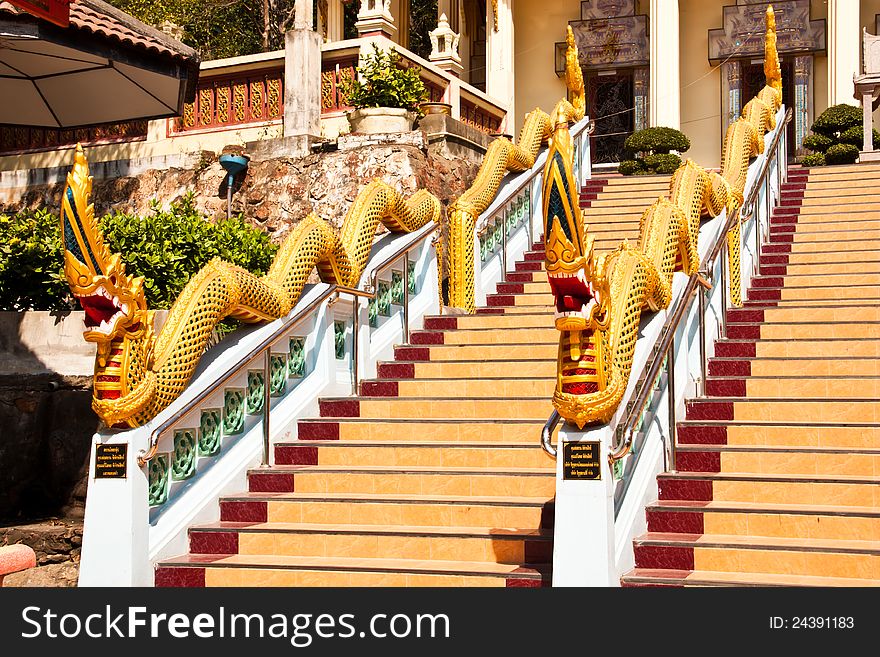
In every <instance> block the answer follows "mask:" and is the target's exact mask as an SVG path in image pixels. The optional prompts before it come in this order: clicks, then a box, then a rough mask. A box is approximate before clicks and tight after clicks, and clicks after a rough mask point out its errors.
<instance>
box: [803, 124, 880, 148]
mask: <svg viewBox="0 0 880 657" xmlns="http://www.w3.org/2000/svg"><path fill="white" fill-rule="evenodd" d="M871 134H872V136H873V142H874V148H875V149H877V148H880V132H877V130H872V131H871ZM811 136H812V135H811ZM804 141H805V142H806V140H804ZM840 143H842V144H852V145H853V146H856V147H857V148H859V149H861V148H862V144H863V143H864V129H863V128H862V126H860V125H854V126H853V127H851V128H847V129H846V130H844V131H843V132H841V133H840Z"/></svg>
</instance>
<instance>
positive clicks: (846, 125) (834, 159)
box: [801, 104, 880, 167]
mask: <svg viewBox="0 0 880 657" xmlns="http://www.w3.org/2000/svg"><path fill="white" fill-rule="evenodd" d="M810 129H811V130H812V131H813V134H811V135H808V136H807V137H805V138H804V147H805V148H806V149H808V150H810V151H812V153H811V154H810V155H807V156H806V157H804V158H803V159H802V160H801V164H804V165H805V166H813V167H815V166H822V165H824V164H853V163H854V162H855V161H856V160H857V159H858V157H859V148H860V147H861V145H862V108H860V107H856V106H855V105H846V104H840V105H832V106H831V107H829V108H828V109H827V110H825V111H824V112H822V114H820V115H819V118H817V119H816V120H815V121H813V125H812V126H810ZM877 147H880V134H878V132H877V131H876V130H874V148H877ZM817 156H822V157H817Z"/></svg>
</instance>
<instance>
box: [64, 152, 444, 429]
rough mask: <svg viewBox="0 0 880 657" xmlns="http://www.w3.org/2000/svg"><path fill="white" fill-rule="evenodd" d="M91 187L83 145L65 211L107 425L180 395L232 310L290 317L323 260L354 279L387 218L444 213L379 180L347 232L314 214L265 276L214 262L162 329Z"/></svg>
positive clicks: (402, 224)
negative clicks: (105, 227)
mask: <svg viewBox="0 0 880 657" xmlns="http://www.w3.org/2000/svg"><path fill="white" fill-rule="evenodd" d="M90 194H91V178H90V176H89V174H88V164H87V163H86V159H85V156H84V155H83V152H82V149H77V154H76V161H75V164H74V167H73V170H72V171H71V173H70V174H69V175H68V181H67V189H66V190H65V199H64V205H63V209H62V219H61V221H62V229H63V234H64V240H65V274H66V276H67V279H68V283H69V284H70V287H71V290H72V291H73V293H74V295H76V296H77V298H78V299H79V300H80V303H81V305H82V306H83V308H84V309H85V310H86V317H87V330H86V332H85V334H84V335H85V338H86V339H87V340H90V341H93V342H96V343H97V344H98V356H97V363H96V366H95V392H94V397H93V401H92V406H93V408H94V410H95V412H96V413H97V414H98V415H99V416H100V417H101V419H102V420H104V422H105V423H106V424H107V425H108V426H129V427H136V426H140V425H142V424H144V423H145V422H147V421H149V420H150V419H152V418H153V417H155V416H156V414H157V413H159V412H160V411H161V410H162V409H164V408H166V407H167V406H168V405H169V404H170V403H171V402H173V401H174V400H175V399H176V398H177V397H178V396H179V395H180V393H181V392H183V390H184V388H185V387H186V386H187V384H188V383H189V380H190V378H191V377H192V374H193V372H194V371H195V368H196V365H197V364H198V361H199V359H200V358H201V357H202V354H203V353H204V351H205V348H206V347H207V344H208V340H209V338H210V336H211V332H212V331H213V329H214V327H215V326H216V325H217V324H218V323H219V322H220V321H221V320H223V319H224V318H226V317H234V318H237V319H241V320H243V321H245V322H260V321H267V320H272V319H277V318H279V317H283V316H284V315H286V314H287V313H289V312H290V310H291V308H293V306H294V305H295V304H296V302H297V301H298V300H299V297H300V294H301V293H302V289H303V286H304V285H305V283H306V280H307V279H308V277H309V275H310V273H311V272H312V270H313V269H314V268H315V267H317V268H318V273H319V275H320V276H321V279H322V280H324V281H325V282H328V283H338V284H339V285H342V286H347V287H355V286H357V284H358V282H359V280H360V277H361V274H362V273H363V270H364V267H365V266H366V264H367V260H368V258H369V254H370V247H371V246H372V243H373V237H374V235H375V233H376V228H377V227H378V225H379V223H380V222H381V223H383V224H384V225H385V226H387V227H388V229H389V230H390V231H392V232H409V231H413V230H417V229H418V228H420V227H422V226H424V225H425V224H427V223H429V222H431V221H438V220H439V217H440V202H439V201H438V200H437V199H436V198H435V197H434V196H433V195H431V194H430V193H429V192H427V191H425V190H419V191H418V192H416V193H415V194H413V195H412V196H411V197H410V198H409V199H404V198H403V197H402V196H401V195H400V194H398V193H397V192H396V191H395V190H394V189H393V188H391V187H389V186H388V185H386V184H385V183H382V182H380V181H373V182H371V183H370V184H368V185H367V186H366V187H365V188H364V189H363V190H361V192H360V194H359V195H358V197H357V199H355V202H354V203H353V204H352V206H351V208H350V209H349V211H348V213H347V214H346V217H345V221H344V223H343V226H342V229H341V231H340V232H339V233H337V232H336V230H334V229H333V227H332V226H330V225H329V224H328V223H326V222H325V221H323V220H322V219H319V218H318V217H317V216H315V215H314V214H311V215H309V216H308V217H306V218H305V219H304V220H303V221H301V222H300V223H299V224H297V225H296V227H295V228H294V229H293V231H291V234H290V236H289V237H288V238H287V239H286V240H285V241H284V243H283V244H282V245H281V247H280V249H279V250H278V253H277V255H276V256H275V259H274V260H273V262H272V265H271V267H270V268H269V272H268V273H267V274H266V275H265V276H262V277H257V276H255V275H253V274H251V273H250V272H248V271H246V270H244V269H242V268H241V267H237V266H235V265H231V264H229V263H227V262H224V261H222V260H220V259H214V260H212V261H211V262H210V263H208V264H207V265H206V266H205V267H204V268H202V269H201V270H200V271H199V272H198V273H197V274H196V275H195V276H194V277H193V278H192V280H190V282H189V283H188V284H187V285H186V287H185V288H184V289H183V291H182V292H181V294H180V297H178V299H177V300H176V301H175V302H174V305H173V306H172V307H171V310H170V311H169V313H168V318H167V320H166V322H165V324H164V325H163V327H162V330H161V331H160V332H159V334H158V335H156V334H155V333H154V331H153V313H152V312H151V311H149V310H148V309H147V304H146V299H145V296H144V292H143V281H142V280H141V279H133V278H130V277H129V276H127V275H126V273H125V265H124V264H123V263H122V261H121V258H120V256H119V255H118V254H111V253H110V252H109V250H108V249H107V248H106V246H105V245H104V239H103V235H102V234H101V231H100V228H99V227H98V223H97V221H96V220H95V217H94V209H93V207H92V206H91V205H90V204H89V196H90Z"/></svg>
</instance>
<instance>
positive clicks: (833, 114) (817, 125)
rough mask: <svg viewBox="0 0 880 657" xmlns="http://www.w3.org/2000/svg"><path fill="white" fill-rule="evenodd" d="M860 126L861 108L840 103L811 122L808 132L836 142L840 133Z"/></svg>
mask: <svg viewBox="0 0 880 657" xmlns="http://www.w3.org/2000/svg"><path fill="white" fill-rule="evenodd" d="M861 124H862V108H861V107H856V106H855V105H846V104H844V103H841V104H840V105H832V106H831V107H829V108H828V109H827V110H825V111H824V112H822V113H821V114H820V115H819V118H817V119H816V120H815V121H813V125H811V126H810V130H812V131H813V132H815V133H817V134H820V135H825V136H826V137H831V138H832V139H834V140H837V139H838V137H839V136H840V133H841V132H843V131H844V130H846V129H847V128H851V127H853V126H856V125H861Z"/></svg>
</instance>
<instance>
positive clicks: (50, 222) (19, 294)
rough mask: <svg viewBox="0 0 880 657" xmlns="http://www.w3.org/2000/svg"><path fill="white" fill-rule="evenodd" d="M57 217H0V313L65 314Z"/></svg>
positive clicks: (67, 298)
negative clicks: (15, 311)
mask: <svg viewBox="0 0 880 657" xmlns="http://www.w3.org/2000/svg"><path fill="white" fill-rule="evenodd" d="M63 262H64V250H63V248H62V246H61V227H60V224H59V222H58V217H57V216H55V215H53V214H51V213H49V212H47V211H46V210H37V211H36V212H34V211H28V212H22V213H20V214H16V215H13V216H9V215H5V214H4V215H0V310H28V309H30V308H37V309H39V310H67V309H70V308H74V307H75V304H74V299H73V295H71V294H70V288H69V287H68V286H67V279H66V278H65V277H64V271H63Z"/></svg>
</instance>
